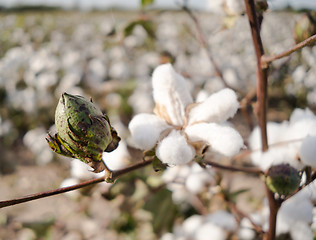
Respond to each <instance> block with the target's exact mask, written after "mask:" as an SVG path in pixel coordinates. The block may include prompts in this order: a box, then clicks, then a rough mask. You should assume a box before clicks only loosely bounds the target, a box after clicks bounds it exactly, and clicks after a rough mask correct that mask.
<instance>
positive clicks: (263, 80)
mask: <svg viewBox="0 0 316 240" xmlns="http://www.w3.org/2000/svg"><path fill="white" fill-rule="evenodd" d="M245 5H246V12H247V16H248V19H249V24H250V30H251V35H252V41H253V46H254V49H255V54H256V60H257V99H258V101H257V114H258V120H259V126H260V131H261V143H262V151H267V150H268V147H269V146H268V138H267V99H268V88H267V82H268V74H267V73H268V66H264V67H262V66H263V65H262V56H263V55H264V50H263V44H262V40H261V36H260V29H259V23H258V18H257V13H256V6H255V3H254V0H245ZM266 192H267V197H268V201H269V208H270V216H269V231H268V233H267V236H266V239H267V240H274V239H275V234H276V221H277V213H278V210H279V208H280V206H281V203H279V202H278V201H277V200H276V199H275V198H274V194H273V193H272V192H271V191H270V190H269V189H268V187H267V186H266Z"/></svg>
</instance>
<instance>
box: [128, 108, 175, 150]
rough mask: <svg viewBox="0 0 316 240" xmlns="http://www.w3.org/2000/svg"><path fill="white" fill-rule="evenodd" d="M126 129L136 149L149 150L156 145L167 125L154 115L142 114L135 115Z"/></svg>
mask: <svg viewBox="0 0 316 240" xmlns="http://www.w3.org/2000/svg"><path fill="white" fill-rule="evenodd" d="M128 128H129V130H130V132H131V135H132V140H133V143H134V144H135V145H136V147H138V148H140V149H142V150H149V149H152V148H153V147H154V146H155V145H156V143H157V141H158V140H159V137H160V134H161V132H163V131H164V130H166V129H167V128H169V125H168V124H167V123H166V122H165V121H163V120H162V119H161V118H159V117H157V116H156V115H153V114H147V113H143V114H138V115H136V116H135V117H134V118H133V119H132V120H131V122H130V123H129V126H128Z"/></svg>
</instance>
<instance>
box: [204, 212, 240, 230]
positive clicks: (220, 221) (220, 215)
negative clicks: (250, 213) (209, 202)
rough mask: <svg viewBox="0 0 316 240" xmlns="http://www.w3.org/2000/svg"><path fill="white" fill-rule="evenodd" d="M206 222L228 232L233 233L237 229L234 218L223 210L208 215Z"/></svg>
mask: <svg viewBox="0 0 316 240" xmlns="http://www.w3.org/2000/svg"><path fill="white" fill-rule="evenodd" d="M206 220H207V221H208V222H212V223H214V224H216V225H217V226H219V227H222V228H224V229H226V230H230V231H234V230H235V229H236V227H237V222H236V219H235V217H234V216H233V215H232V214H230V213H228V212H226V211H223V210H217V211H216V212H214V213H211V214H208V215H207V216H206Z"/></svg>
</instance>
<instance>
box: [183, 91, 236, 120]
mask: <svg viewBox="0 0 316 240" xmlns="http://www.w3.org/2000/svg"><path fill="white" fill-rule="evenodd" d="M238 108H239V103H238V100H237V95H236V93H235V92H234V91H233V90H231V89H229V88H225V89H223V90H221V91H219V92H217V93H214V94H212V95H211V96H210V97H208V98H207V99H206V100H205V101H204V102H202V103H200V104H198V105H197V106H195V107H194V108H192V109H191V111H190V113H189V124H192V123H194V122H201V121H204V122H215V123H221V122H224V121H226V120H227V119H228V118H230V117H233V116H234V115H235V113H236V112H237V110H238Z"/></svg>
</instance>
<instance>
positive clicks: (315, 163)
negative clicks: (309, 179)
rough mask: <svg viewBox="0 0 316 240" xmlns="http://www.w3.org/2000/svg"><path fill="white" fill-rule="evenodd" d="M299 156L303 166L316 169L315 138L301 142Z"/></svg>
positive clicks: (308, 138)
mask: <svg viewBox="0 0 316 240" xmlns="http://www.w3.org/2000/svg"><path fill="white" fill-rule="evenodd" d="M299 155H300V158H301V161H302V162H303V163H304V164H305V165H308V166H312V167H316V136H312V137H306V138H305V139H304V140H303V142H302V145H301V148H300V151H299Z"/></svg>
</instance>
